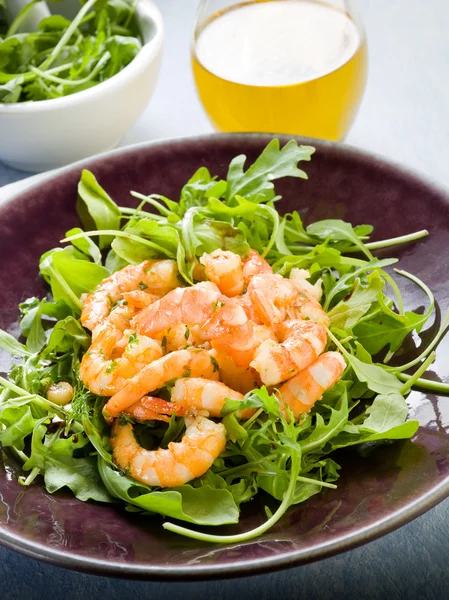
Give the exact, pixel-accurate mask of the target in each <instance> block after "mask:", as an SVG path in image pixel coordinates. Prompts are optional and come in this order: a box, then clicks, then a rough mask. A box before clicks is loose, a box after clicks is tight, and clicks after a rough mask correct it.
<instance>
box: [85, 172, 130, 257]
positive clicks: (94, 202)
mask: <svg viewBox="0 0 449 600" xmlns="http://www.w3.org/2000/svg"><path fill="white" fill-rule="evenodd" d="M76 208H77V211H78V214H79V216H80V219H81V221H82V222H83V225H84V227H85V228H86V229H87V230H91V229H120V220H121V212H120V209H119V208H118V206H117V205H116V203H115V202H114V201H113V200H112V198H111V197H110V196H109V195H108V194H107V193H106V191H105V190H104V189H103V188H102V187H101V185H100V184H99V183H98V181H97V180H96V179H95V176H94V174H93V173H91V172H90V171H87V170H86V169H83V171H82V173H81V179H80V181H79V183H78V201H77V204H76ZM111 241H112V237H111V236H100V248H101V249H103V248H106V247H107V246H109V245H110V243H111Z"/></svg>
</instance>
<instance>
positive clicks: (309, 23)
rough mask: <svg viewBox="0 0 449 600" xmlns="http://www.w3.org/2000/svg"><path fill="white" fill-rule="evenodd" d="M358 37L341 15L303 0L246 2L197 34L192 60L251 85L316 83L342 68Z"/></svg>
mask: <svg viewBox="0 0 449 600" xmlns="http://www.w3.org/2000/svg"><path fill="white" fill-rule="evenodd" d="M360 43H361V35H360V33H359V31H358V29H357V27H356V25H355V23H354V22H353V21H352V20H351V19H350V18H349V17H348V16H347V15H346V14H345V13H344V12H342V11H339V10H336V9H335V8H332V7H330V6H329V5H326V4H322V3H318V2H310V1H306V0H276V1H271V2H261V3H252V4H244V5H241V6H237V7H236V8H234V9H232V10H229V11H227V12H225V13H223V14H222V15H220V16H218V17H217V18H214V19H213V20H212V21H210V23H208V24H207V25H206V26H205V27H204V29H202V31H201V32H200V33H199V36H198V39H197V41H196V48H195V51H196V56H197V58H198V60H199V62H200V63H201V64H202V65H203V67H204V68H206V69H207V70H208V71H210V72H211V73H213V74H214V75H216V76H218V77H221V78H222V79H226V80H228V81H233V82H235V83H242V84H246V85H254V86H280V85H290V84H295V83H301V82H305V81H310V80H312V79H317V78H318V77H322V76H324V75H326V74H328V73H331V72H332V71H335V70H336V69H338V68H339V67H341V66H342V65H344V64H345V63H346V62H347V61H348V60H349V59H350V58H351V57H352V56H353V55H354V54H355V52H356V51H357V49H358V47H359V46H360Z"/></svg>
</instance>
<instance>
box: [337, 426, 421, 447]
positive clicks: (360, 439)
mask: <svg viewBox="0 0 449 600" xmlns="http://www.w3.org/2000/svg"><path fill="white" fill-rule="evenodd" d="M418 428H419V421H406V422H405V423H403V424H402V425H398V426H396V427H392V428H391V429H389V430H387V431H383V432H381V433H369V432H364V433H359V434H357V435H354V434H352V433H347V432H345V431H342V432H341V433H340V434H339V435H337V436H336V437H335V438H333V439H332V440H331V441H330V445H329V448H328V451H332V450H337V449H339V448H348V447H349V446H356V445H358V444H366V443H367V442H380V441H386V440H406V439H409V438H411V437H413V436H414V435H415V433H416V432H417V431H418Z"/></svg>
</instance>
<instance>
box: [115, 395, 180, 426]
mask: <svg viewBox="0 0 449 600" xmlns="http://www.w3.org/2000/svg"><path fill="white" fill-rule="evenodd" d="M124 413H125V414H126V415H128V416H130V417H132V418H133V419H135V420H136V421H165V422H166V423H168V422H169V421H170V417H168V416H167V415H172V414H173V413H176V414H177V416H179V417H180V416H183V415H185V414H186V411H185V409H184V408H182V407H181V406H178V405H177V404H175V403H174V402H167V401H166V400H162V399H161V398H156V397H155V396H144V397H143V398H141V399H140V400H138V401H137V402H135V403H134V404H131V406H129V407H128V408H127V409H126V411H124Z"/></svg>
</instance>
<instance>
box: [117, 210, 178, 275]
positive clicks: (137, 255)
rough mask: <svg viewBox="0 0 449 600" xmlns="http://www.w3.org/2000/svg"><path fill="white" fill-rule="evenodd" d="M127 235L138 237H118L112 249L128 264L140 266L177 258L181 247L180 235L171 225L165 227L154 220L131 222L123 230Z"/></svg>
mask: <svg viewBox="0 0 449 600" xmlns="http://www.w3.org/2000/svg"><path fill="white" fill-rule="evenodd" d="M123 231H124V233H126V234H131V235H132V236H138V237H139V238H141V242H140V241H139V240H137V239H136V238H135V237H133V238H132V239H131V238H126V237H122V236H117V237H116V238H115V239H114V240H113V242H112V249H113V250H114V252H115V253H116V255H117V256H119V257H120V258H122V259H123V260H125V261H126V262H128V263H131V264H139V263H141V262H143V261H144V260H148V259H153V258H176V252H177V248H178V245H179V233H178V231H177V230H176V229H175V228H174V227H172V226H171V225H163V224H160V223H159V222H158V221H153V220H152V219H141V220H139V221H131V222H130V223H129V225H128V226H127V227H126V228H125V229H124V230H123Z"/></svg>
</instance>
